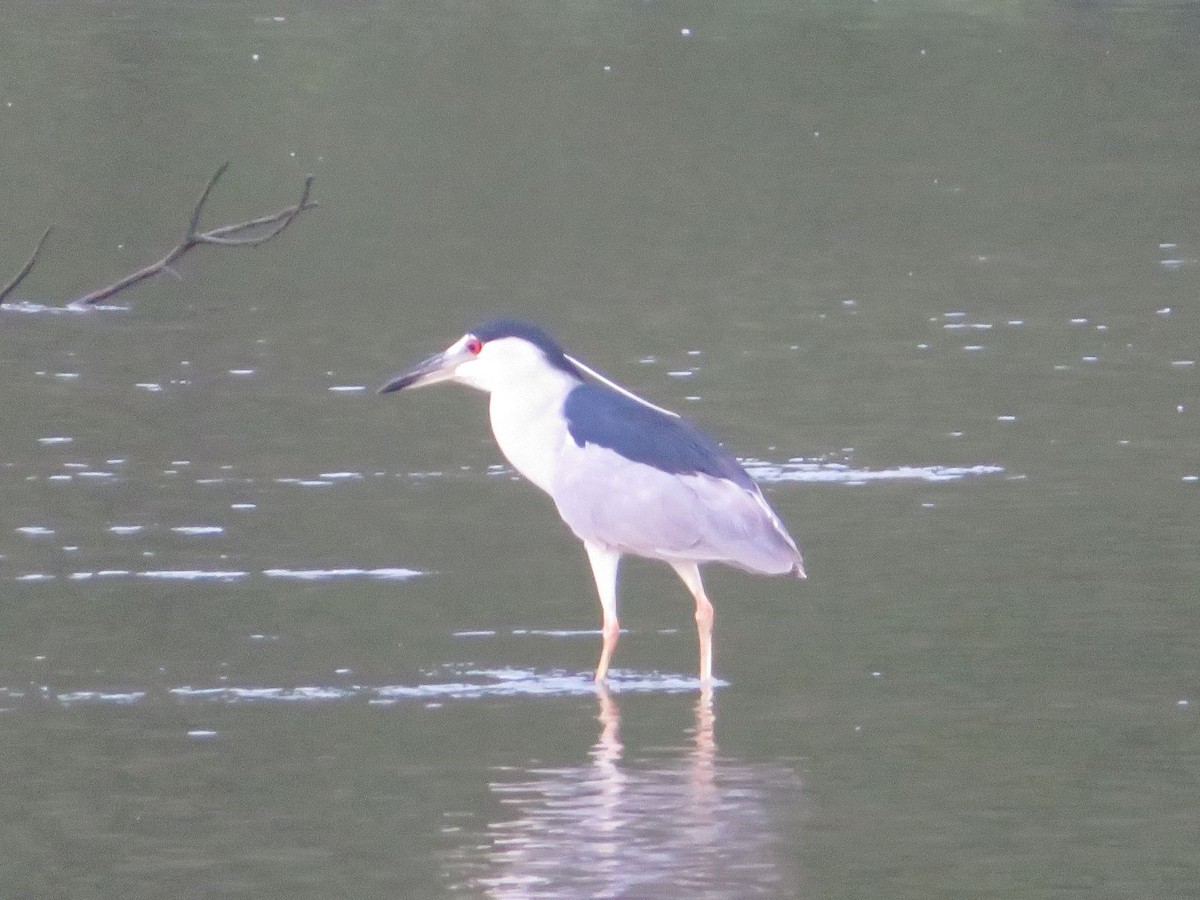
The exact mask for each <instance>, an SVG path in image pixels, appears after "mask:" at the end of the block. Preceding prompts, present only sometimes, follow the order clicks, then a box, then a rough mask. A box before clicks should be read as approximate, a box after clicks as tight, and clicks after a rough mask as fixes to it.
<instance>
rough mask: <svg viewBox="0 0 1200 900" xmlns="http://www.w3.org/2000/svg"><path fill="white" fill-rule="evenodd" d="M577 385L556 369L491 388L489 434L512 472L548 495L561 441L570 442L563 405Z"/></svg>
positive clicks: (574, 380)
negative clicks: (510, 466) (514, 470)
mask: <svg viewBox="0 0 1200 900" xmlns="http://www.w3.org/2000/svg"><path fill="white" fill-rule="evenodd" d="M577 384H579V381H578V380H577V379H575V378H572V377H571V376H570V375H568V374H567V373H566V372H559V371H558V370H557V369H555V370H553V371H552V372H544V373H541V374H540V375H539V377H538V378H536V379H531V380H527V381H523V382H521V383H517V382H507V383H504V384H498V385H493V386H492V391H491V403H490V404H489V407H488V412H489V414H490V416H491V420H492V433H493V434H494V435H495V436H496V443H497V444H499V445H500V450H501V452H503V453H504V455H505V457H507V459H508V461H509V462H510V463H512V466H513V468H514V469H516V470H517V471H518V472H520V473H521V474H522V475H524V476H525V477H526V478H528V479H529V480H530V481H532V482H533V483H534V484H536V485H537V486H538V487H540V488H541V489H542V490H543V491H546V492H547V493H549V492H550V488H551V485H552V484H553V482H554V467H555V463H556V461H557V460H558V458H559V456H560V448H561V447H562V446H563V442H564V441H568V440H570V439H571V438H570V436H569V435H568V434H567V425H566V422H565V421H564V419H563V416H562V408H563V403H564V401H565V400H566V397H567V394H568V393H570V392H571V389H572V388H574V387H575V386H576V385H577Z"/></svg>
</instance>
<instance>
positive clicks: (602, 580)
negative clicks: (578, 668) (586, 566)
mask: <svg viewBox="0 0 1200 900" xmlns="http://www.w3.org/2000/svg"><path fill="white" fill-rule="evenodd" d="M583 546H584V549H586V550H587V555H588V562H590V563H591V564H592V577H594V578H595V579H596V594H597V595H598V596H599V597H600V614H601V617H602V624H601V626H600V662H599V663H597V664H596V683H597V684H600V683H601V682H603V681H604V679H605V677H606V676H607V675H608V664H609V662H610V661H611V660H612V655H613V651H614V650H616V649H617V638H618V637H620V635H621V623H620V622H618V621H617V566H618V565H619V564H620V562H621V554H620V553H614V552H613V551H612V550H607V549H605V548H604V547H599V546H597V545H596V544H589V543H586V542H585V543H584V545H583Z"/></svg>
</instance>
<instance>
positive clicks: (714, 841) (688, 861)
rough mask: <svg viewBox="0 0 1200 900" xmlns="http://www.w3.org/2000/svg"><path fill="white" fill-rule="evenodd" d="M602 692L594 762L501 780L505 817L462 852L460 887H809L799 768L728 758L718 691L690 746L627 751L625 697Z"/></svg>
mask: <svg viewBox="0 0 1200 900" xmlns="http://www.w3.org/2000/svg"><path fill="white" fill-rule="evenodd" d="M596 696H597V701H598V712H597V716H596V717H597V720H598V722H599V724H600V734H599V737H598V738H597V740H596V742H595V744H593V745H592V747H591V750H590V751H589V754H588V756H589V761H588V763H586V764H583V765H573V766H563V767H555V768H536V769H526V770H524V771H523V772H522V773H521V776H524V777H522V778H521V780H517V781H504V782H493V783H492V784H491V785H490V788H491V790H492V792H493V794H494V795H495V796H497V797H498V798H499V800H500V802H501V804H502V805H503V807H504V816H503V818H501V819H500V820H498V821H493V822H489V823H488V825H487V828H486V830H485V835H484V836H483V839H482V840H481V841H479V842H469V843H470V844H471V846H464V847H461V848H460V850H459V851H458V852H456V853H455V854H454V856H455V857H456V860H455V865H454V866H453V868H454V869H456V870H457V872H456V873H455V874H456V875H458V876H460V877H463V881H462V882H460V884H458V885H457V887H460V888H469V889H470V890H472V891H476V892H483V893H484V894H485V895H487V896H491V897H499V898H517V897H521V898H524V897H631V898H636V897H746V896H755V895H764V896H767V895H769V896H798V895H799V875H798V872H797V866H796V862H797V857H798V848H797V847H796V845H795V834H796V827H797V823H798V821H799V818H800V816H799V815H798V810H799V809H800V807H801V804H802V798H801V791H800V780H799V778H798V776H797V775H796V774H795V773H794V772H792V771H790V770H788V769H784V768H782V767H780V766H775V765H767V764H751V763H746V762H739V761H735V760H729V759H722V758H721V757H720V756H719V755H718V754H717V745H716V741H715V739H714V737H713V730H714V725H715V715H714V711H713V696H712V692H711V691H710V690H706V691H703V692H702V693H701V694H700V696H699V698H698V699H697V701H696V704H695V724H694V726H693V727H692V728H691V729H689V733H688V741H687V743H686V744H685V745H684V746H683V747H680V748H676V749H674V750H669V751H664V750H662V749H660V748H654V749H651V750H649V751H644V752H647V753H648V754H650V755H648V756H642V757H641V758H634V759H626V756H627V750H626V747H625V745H624V743H623V742H622V739H621V712H620V707H619V705H618V703H617V699H616V698H615V697H614V696H613V695H612V694H610V693H609V692H608V690H607V689H605V688H603V687H598V688H597V693H596ZM519 777H520V776H519ZM464 876H465V877H464Z"/></svg>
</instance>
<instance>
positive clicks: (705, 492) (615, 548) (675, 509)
mask: <svg viewBox="0 0 1200 900" xmlns="http://www.w3.org/2000/svg"><path fill="white" fill-rule="evenodd" d="M439 381H458V382H461V383H462V384H466V385H469V386H470V387H473V388H478V389H479V390H481V391H485V392H487V393H488V394H490V395H491V402H490V405H489V411H490V415H491V420H492V432H493V433H494V434H495V436H496V443H498V444H499V445H500V449H501V451H502V452H503V453H504V455H505V456H506V457H507V458H508V461H509V462H510V463H512V466H513V468H515V469H516V470H517V471H518V472H520V473H521V474H522V475H524V476H525V477H526V478H528V479H529V480H530V481H532V482H533V483H534V484H536V485H537V486H538V487H540V488H541V489H542V490H543V491H545V492H546V493H547V494H549V495H550V497H551V499H553V500H554V504H555V506H557V507H558V512H559V515H561V516H562V518H563V521H564V522H566V523H567V527H569V528H570V529H571V530H572V531H573V532H575V535H576V536H577V537H578V538H579V539H580V540H582V541H583V546H584V548H585V549H586V550H587V555H588V560H589V561H590V562H591V565H592V574H593V575H594V576H595V579H596V591H597V593H598V594H599V596H600V606H601V610H602V614H603V627H602V629H601V635H602V644H601V649H600V662H599V664H598V665H597V666H596V681H597V682H602V681H604V678H605V675H606V674H607V672H608V665H609V662H610V660H611V659H612V654H613V649H614V648H615V647H616V645H617V637H618V635H619V634H620V626H619V624H618V621H617V566H618V564H619V563H620V560H621V556H622V555H624V554H626V553H632V554H633V555H634V556H643V557H646V558H648V559H661V560H662V561H664V562H666V563H668V564H670V566H671V568H673V569H674V570H675V573H676V574H677V575H678V576H679V577H680V579H682V581H683V583H684V584H685V585H686V586H687V589H688V590H689V591H691V593H692V597H693V598H695V601H696V629H697V632H698V634H699V638H700V680H701V681H702V682H704V683H709V682H711V681H712V624H713V607H712V603H711V602H709V599H708V597H707V596H706V595H705V593H704V585H703V583H702V582H701V580H700V565H701V564H702V563H708V562H719V563H725V564H727V565H731V566H736V567H737V568H740V569H745V570H746V571H749V572H755V573H759V574H764V575H794V576H797V577H799V578H804V577H805V574H804V563H803V561H802V560H801V558H800V551H799V550H798V549H797V547H796V542H795V541H794V540H792V538H791V536H790V535H789V534H788V533H787V529H786V528H784V526H783V523H782V522H781V521H780V520H779V517H778V516H777V515H775V513H774V511H772V509H771V508H770V507H769V506H768V505H767V501H766V500H764V499H763V495H762V492H761V491H759V489H758V485H756V484H755V483H754V480H753V479H752V478H751V477H750V476H749V475H748V474H746V470H745V469H743V468H742V467H741V466H740V465H739V464H738V461H737V460H736V459H734V458H733V456H732V454H730V453H729V452H728V451H726V450H724V449H723V448H722V447H721V446H720V445H719V444H718V443H717V442H716V441H715V440H713V439H712V438H711V437H709V436H708V435H707V434H705V433H704V432H703V431H701V430H700V429H698V428H697V427H696V426H695V425H692V424H691V423H690V422H688V421H687V420H686V419H682V418H680V417H679V416H678V415H676V414H675V413H672V412H669V411H668V410H665V409H661V408H659V407H657V406H655V405H654V404H652V403H649V402H647V401H645V400H643V399H641V398H640V397H637V396H636V395H634V394H633V393H631V392H630V391H627V390H625V389H624V388H622V387H620V386H619V385H616V384H614V383H613V382H611V381H609V380H608V379H607V378H605V377H604V376H602V375H600V374H599V373H598V372H595V371H594V370H592V369H591V368H589V367H588V366H587V365H585V364H584V363H582V362H580V361H579V360H578V359H575V358H574V357H572V356H569V355H568V354H567V353H566V352H565V351H564V350H563V348H562V347H561V346H559V344H558V342H557V341H555V340H554V338H552V337H550V335H548V334H546V332H544V331H543V330H542V329H540V328H538V327H537V326H536V325H531V324H529V323H527V322H521V321H517V320H513V319H502V320H498V321H495V322H491V323H489V324H487V325H483V326H480V327H479V328H476V329H474V330H473V331H470V332H468V333H467V334H464V335H463V336H462V337H461V338H459V339H458V340H457V341H455V342H454V343H453V344H451V345H450V347H449V349H447V350H445V351H444V352H442V353H438V354H437V355H436V356H431V357H430V358H429V359H427V360H425V361H424V362H422V363H420V364H419V365H417V366H416V367H414V368H412V369H410V370H409V371H407V372H405V373H403V374H401V375H397V376H396V377H395V378H392V379H391V380H390V381H388V382H387V384H385V385H383V387H381V388H380V389H379V392H380V393H382V394H386V393H389V392H391V391H398V390H401V389H403V388H407V387H421V386H423V385H427V384H436V383H437V382H439Z"/></svg>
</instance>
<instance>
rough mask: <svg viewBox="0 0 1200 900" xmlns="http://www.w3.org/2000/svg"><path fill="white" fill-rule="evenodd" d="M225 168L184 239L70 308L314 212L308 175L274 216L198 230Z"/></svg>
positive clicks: (274, 232)
mask: <svg viewBox="0 0 1200 900" xmlns="http://www.w3.org/2000/svg"><path fill="white" fill-rule="evenodd" d="M228 168H229V163H228V162H226V163H223V164H222V165H221V167H220V168H218V169H217V171H216V172H214V173H213V175H212V177H211V178H209V179H208V184H206V185H205V186H204V191H203V192H202V193H201V194H200V199H199V200H197V201H196V205H195V207H194V208H193V209H192V217H191V220H190V221H189V222H188V228H187V232H186V233H185V234H184V236H183V240H182V241H180V242H179V243H178V244H176V245H175V246H174V247H173V248H171V250H170V251H169V252H168V253H167V255H166V256H164V257H163V258H162V259H160V260H159V261H158V262H154V263H151V264H150V265H148V266H144V267H142V268H140V269H138V270H137V271H136V272H133V273H131V274H129V275H126V276H125V277H124V278H121V279H120V280H118V281H114V282H113V283H112V284H110V285H108V286H107V287H103V288H100V289H99V290H96V291H92V292H91V293H88V294H84V295H83V296H82V297H79V298H77V299H76V300H74V301H72V302H71V304H70V306H71V307H75V308H78V307H80V306H91V305H93V304H96V303H100V302H102V301H104V300H108V299H109V298H110V297H114V296H116V295H117V294H119V293H120V292H121V291H123V290H125V289H126V288H129V287H132V286H133V285H135V284H138V283H139V282H141V281H145V280H146V279H147V278H153V277H154V276H155V275H159V274H162V273H167V274H170V275H173V276H175V277H176V278H178V277H179V273H178V272H177V271H176V270H175V268H174V264H175V263H176V262H178V261H179V259H180V258H182V257H183V256H184V254H186V253H187V252H188V251H190V250H192V249H193V248H195V247H198V246H200V245H201V244H211V245H213V246H215V247H257V246H259V245H261V244H265V243H266V242H267V241H270V240H272V239H274V238H277V237H278V236H279V235H281V234H282V233H283V232H284V230H285V229H286V228H287V227H288V226H289V225H291V224H292V222H294V221H295V220H296V217H297V216H299V215H300V213H302V212H304V211H306V210H309V209H315V208H316V206H317V203H316V201H315V200H310V199H309V196H310V195H311V193H312V186H313V179H314V176H312V175H309V176H307V177H306V178H305V179H304V189H303V190H302V191H301V192H300V199H299V200H297V201H296V202H295V203H294V204H292V205H291V206H288V207H286V208H284V209H281V210H279V212H276V213H270V214H268V215H265V216H258V217H257V218H254V219H248V220H247V221H245V222H234V223H232V224H229V225H218V226H217V227H216V228H210V229H208V230H207V231H201V230H200V217H201V215H202V214H203V213H204V206H205V204H206V203H208V197H209V195H210V194H211V193H212V191H213V188H214V187H216V185H217V182H218V181H220V180H221V176H222V175H224V174H225V170H226V169H228ZM51 230H52V229H50V228H47V229H46V231H45V233H44V234H43V235H42V236H41V238H40V239H39V240H38V242H37V246H36V247H34V249H33V254H32V255H31V256H30V257H29V260H28V261H27V262H26V263H25V265H24V266H22V267H21V271H19V272H18V273H17V275H16V277H15V278H13V280H12V281H10V282H9V283H8V284H7V285H5V286H4V288H3V289H0V302H3V301H4V300H5V299H7V298H8V296H9V295H10V294H11V293H12V292H13V291H14V290H16V289H17V287H18V286H19V285H20V284H21V282H22V281H24V280H25V277H26V276H27V275H28V274H29V273H30V272H32V271H33V267H34V266H35V265H37V261H38V257H40V256H41V253H42V248H43V246H44V245H45V243H46V239H47V238H48V237H49V236H50V232H51Z"/></svg>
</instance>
